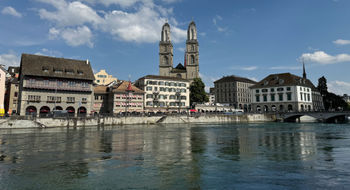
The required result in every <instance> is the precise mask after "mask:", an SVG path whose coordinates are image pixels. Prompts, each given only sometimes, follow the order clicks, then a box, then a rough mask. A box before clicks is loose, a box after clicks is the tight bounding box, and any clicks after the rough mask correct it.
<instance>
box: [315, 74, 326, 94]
mask: <svg viewBox="0 0 350 190" xmlns="http://www.w3.org/2000/svg"><path fill="white" fill-rule="evenodd" d="M317 89H318V91H319V92H320V94H321V96H325V95H326V94H327V93H328V88H327V79H326V78H325V77H324V76H322V77H321V78H319V79H318V85H317Z"/></svg>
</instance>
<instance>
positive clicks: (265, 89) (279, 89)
mask: <svg viewBox="0 0 350 190" xmlns="http://www.w3.org/2000/svg"><path fill="white" fill-rule="evenodd" d="M290 90H291V88H290V87H286V91H290ZM276 91H277V92H282V91H284V87H279V88H276ZM255 92H256V93H260V90H259V89H256V90H255ZM261 92H263V93H266V92H269V89H267V88H264V89H261ZM270 92H275V88H270Z"/></svg>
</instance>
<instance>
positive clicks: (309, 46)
mask: <svg viewBox="0 0 350 190" xmlns="http://www.w3.org/2000/svg"><path fill="white" fill-rule="evenodd" d="M349 9H350V1H348V0H288V1H287V0H231V1H227V0H218V1H212V0H104V1H102V0H101V1H99V0H76V1H71V0H26V1H25V0H0V64H4V65H7V66H8V65H19V60H20V56H21V53H32V54H42V55H48V56H56V57H65V58H73V59H83V60H85V59H89V60H90V61H91V64H92V66H93V68H94V71H98V70H100V69H106V70H107V72H108V73H110V74H112V75H114V76H115V77H117V78H119V79H128V77H129V75H130V76H131V79H132V80H135V79H137V78H139V77H142V76H144V75H147V74H158V61H159V59H158V43H159V39H160V30H161V27H162V24H164V22H165V20H168V21H169V23H170V25H171V32H172V40H173V45H174V65H176V64H177V63H179V62H183V58H184V48H185V38H186V29H187V26H188V24H189V23H190V21H191V20H192V18H193V19H194V21H195V22H196V25H197V29H198V33H199V34H198V40H199V45H200V52H199V53H200V62H199V63H200V74H201V76H202V79H203V81H205V83H206V85H207V86H213V83H212V82H213V81H214V80H217V79H219V78H220V77H222V76H224V75H238V76H243V77H248V78H251V79H255V80H261V79H262V78H264V77H265V76H267V75H268V74H272V73H282V72H291V73H293V74H297V75H301V74H302V64H301V62H300V60H304V62H305V64H306V69H307V74H308V78H310V79H311V80H312V81H313V82H314V84H315V85H317V79H318V78H319V77H321V76H323V75H324V76H325V77H326V78H327V79H328V86H329V90H330V91H333V92H336V93H338V94H343V93H348V94H350V77H349V74H348V73H349V71H350V24H348V22H349V18H350V11H349Z"/></svg>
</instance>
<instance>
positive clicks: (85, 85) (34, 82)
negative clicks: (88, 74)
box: [28, 79, 89, 88]
mask: <svg viewBox="0 0 350 190" xmlns="http://www.w3.org/2000/svg"><path fill="white" fill-rule="evenodd" d="M28 83H29V84H30V85H45V86H69V87H79V86H81V87H83V88H88V87H89V83H87V82H81V83H78V82H75V81H68V82H63V81H61V80H58V81H55V80H36V79H29V80H28Z"/></svg>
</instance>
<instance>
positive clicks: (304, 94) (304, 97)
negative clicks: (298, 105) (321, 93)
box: [300, 92, 310, 101]
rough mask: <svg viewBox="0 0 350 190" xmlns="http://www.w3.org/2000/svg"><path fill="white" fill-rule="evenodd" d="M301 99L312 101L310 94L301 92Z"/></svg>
mask: <svg viewBox="0 0 350 190" xmlns="http://www.w3.org/2000/svg"><path fill="white" fill-rule="evenodd" d="M300 100H301V101H303V100H304V101H310V94H307V93H302V92H300Z"/></svg>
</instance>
